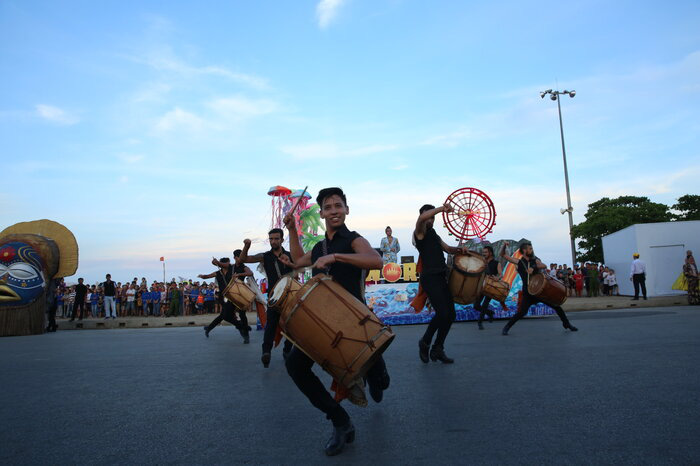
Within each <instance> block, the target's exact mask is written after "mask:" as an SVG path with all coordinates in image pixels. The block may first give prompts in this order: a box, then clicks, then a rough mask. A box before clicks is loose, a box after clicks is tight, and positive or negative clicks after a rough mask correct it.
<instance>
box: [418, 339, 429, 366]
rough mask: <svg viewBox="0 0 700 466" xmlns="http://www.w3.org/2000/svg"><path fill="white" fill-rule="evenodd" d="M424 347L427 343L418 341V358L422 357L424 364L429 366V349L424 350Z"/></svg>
mask: <svg viewBox="0 0 700 466" xmlns="http://www.w3.org/2000/svg"><path fill="white" fill-rule="evenodd" d="M423 345H425V343H423V340H418V357H420V360H421V361H423V363H425V364H428V363H429V362H430V356H429V354H430V353H429V348H426V349H425V350H424V349H423ZM425 346H428V345H425Z"/></svg>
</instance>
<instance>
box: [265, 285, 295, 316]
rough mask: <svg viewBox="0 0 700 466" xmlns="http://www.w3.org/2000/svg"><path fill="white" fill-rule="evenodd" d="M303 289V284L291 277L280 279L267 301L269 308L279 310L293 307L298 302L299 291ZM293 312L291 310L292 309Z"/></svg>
mask: <svg viewBox="0 0 700 466" xmlns="http://www.w3.org/2000/svg"><path fill="white" fill-rule="evenodd" d="M300 289H301V283H299V282H298V281H296V280H294V279H293V278H292V277H290V276H284V277H282V278H280V279H279V281H278V282H277V283H276V284H275V287H274V288H273V289H272V294H271V295H270V298H269V299H268V301H267V305H268V306H269V307H274V308H277V309H280V311H281V310H282V309H285V308H287V307H290V306H293V305H294V304H295V303H296V301H295V300H294V298H295V297H296V294H297V291H299V290H300ZM290 310H291V309H290Z"/></svg>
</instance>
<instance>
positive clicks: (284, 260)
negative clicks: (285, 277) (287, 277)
mask: <svg viewBox="0 0 700 466" xmlns="http://www.w3.org/2000/svg"><path fill="white" fill-rule="evenodd" d="M278 259H279V261H280V262H281V263H283V264H284V265H286V266H287V267H292V268H293V267H294V263H293V262H292V261H291V260H290V259H289V256H287V255H286V254H280V256H279V257H278Z"/></svg>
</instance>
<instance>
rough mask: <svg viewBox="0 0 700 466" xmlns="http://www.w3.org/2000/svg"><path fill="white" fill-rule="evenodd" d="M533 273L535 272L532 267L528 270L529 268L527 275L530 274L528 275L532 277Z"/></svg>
mask: <svg viewBox="0 0 700 466" xmlns="http://www.w3.org/2000/svg"><path fill="white" fill-rule="evenodd" d="M532 272H534V270H532V267H528V268H527V274H528V275H531V274H532Z"/></svg>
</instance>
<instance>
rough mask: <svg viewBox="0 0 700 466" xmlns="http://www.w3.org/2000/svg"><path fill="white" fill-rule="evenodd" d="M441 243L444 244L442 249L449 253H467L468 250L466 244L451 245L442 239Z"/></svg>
mask: <svg viewBox="0 0 700 466" xmlns="http://www.w3.org/2000/svg"><path fill="white" fill-rule="evenodd" d="M440 243H441V244H442V250H443V251H445V252H446V253H447V254H466V253H467V251H468V249H467V248H466V247H464V246H462V247H461V248H458V247H455V246H450V245H449V244H447V243H445V242H444V241H440Z"/></svg>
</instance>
